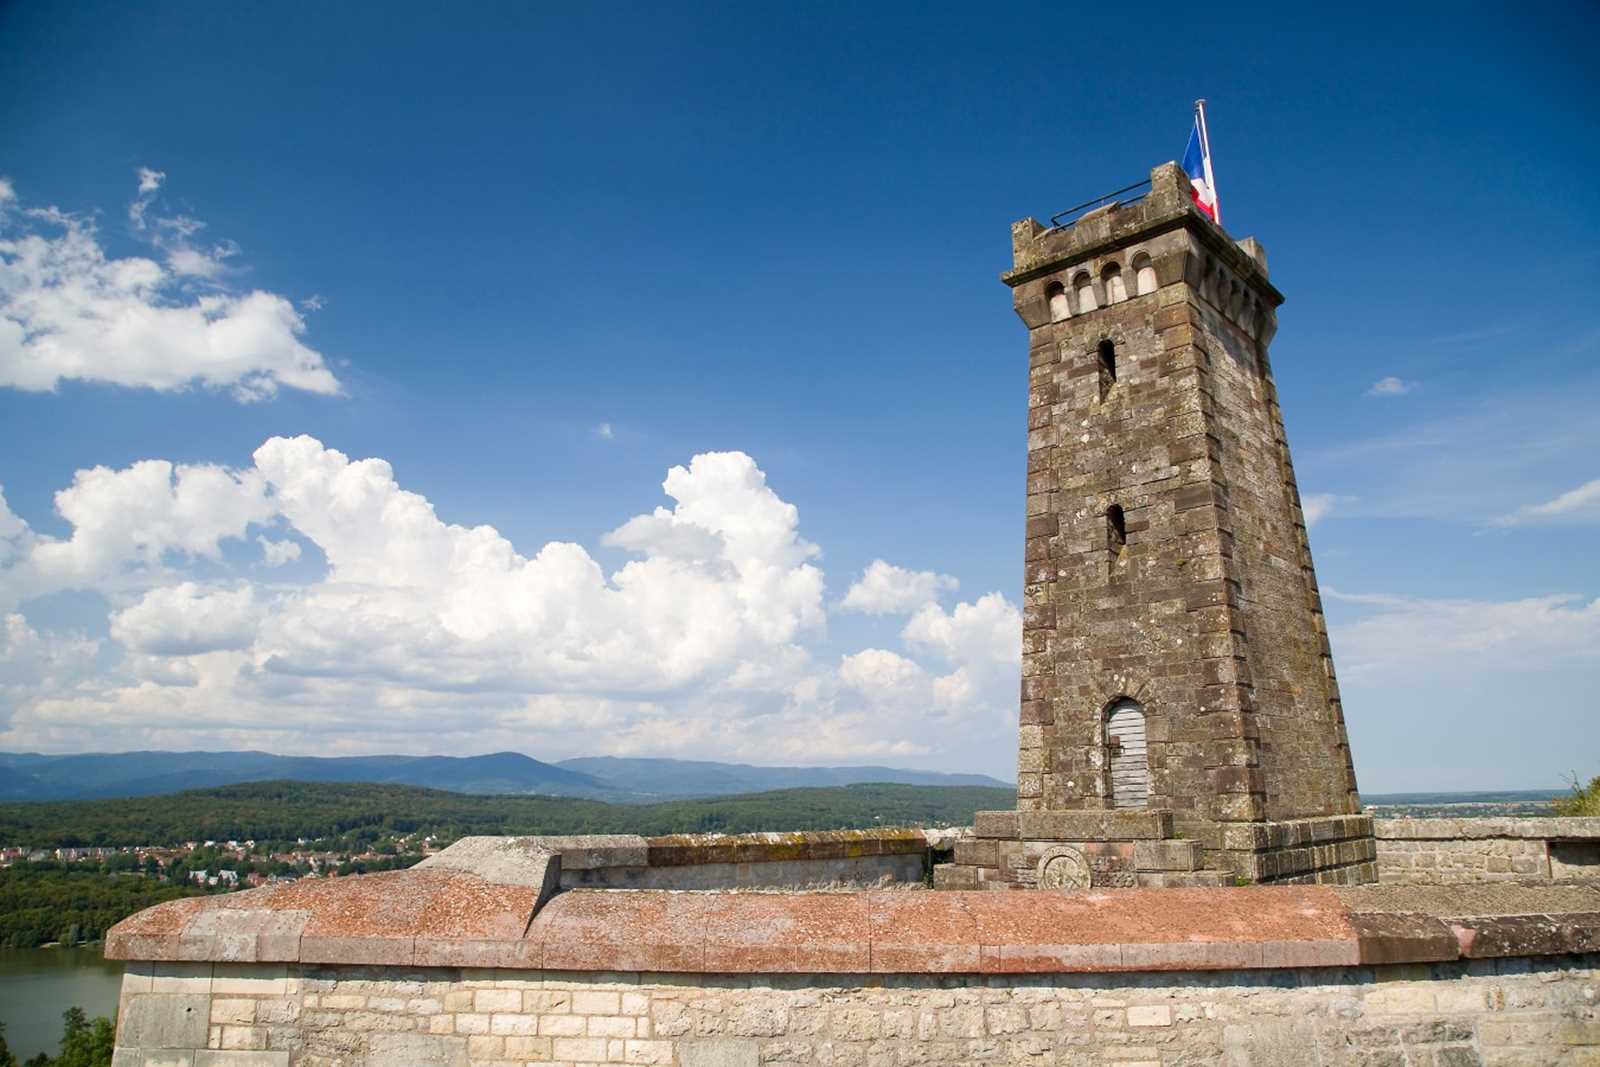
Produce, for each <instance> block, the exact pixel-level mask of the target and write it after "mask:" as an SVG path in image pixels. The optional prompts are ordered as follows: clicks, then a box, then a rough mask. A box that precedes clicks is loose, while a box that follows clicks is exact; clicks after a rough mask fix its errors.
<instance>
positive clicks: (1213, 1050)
mask: <svg viewBox="0 0 1600 1067" xmlns="http://www.w3.org/2000/svg"><path fill="white" fill-rule="evenodd" d="M995 895H996V894H990V896H995ZM922 896H924V897H933V896H935V894H922ZM1046 896H1058V895H1056V894H1046ZM1270 944H1271V943H1262V945H1263V948H1265V947H1266V946H1267V945H1270ZM1296 944H1300V945H1304V946H1306V948H1305V949H1304V951H1305V953H1306V955H1305V957H1304V958H1305V959H1306V960H1307V962H1306V963H1305V964H1304V965H1303V967H1315V968H1317V969H1315V970H1305V969H1300V970H1267V971H1255V972H1251V973H1244V972H1240V971H1237V970H1229V969H1227V964H1226V961H1227V960H1228V959H1229V958H1230V957H1236V956H1237V955H1238V953H1239V946H1238V945H1237V944H1232V945H1230V944H1227V943H1221V944H1212V945H1207V944H1190V945H1187V946H1186V947H1185V948H1184V952H1185V953H1186V954H1187V955H1189V956H1190V957H1191V958H1193V959H1194V960H1195V961H1196V965H1197V967H1198V968H1200V969H1195V970H1187V971H1172V972H1167V973H1165V974H1125V973H1115V971H1114V970H1111V971H1109V972H1106V971H1102V972H1101V973H1095V969H1094V968H1091V967H1081V968H1079V970H1080V971H1081V972H1082V973H1078V974H1076V975H1070V976H1059V977H1056V978H1049V977H1042V976H1040V975H1037V974H1018V975H1013V976H996V975H958V976H951V975H937V976H932V975H925V976H888V977H882V978H868V977H865V976H863V977H859V978H854V979H852V978H849V977H847V976H834V975H825V974H815V975H805V976H796V977H792V978H787V979H783V980H778V981H769V982H760V983H753V982H751V981H749V980H748V979H746V978H743V977H740V976H736V975H726V974H706V975H695V976H685V975H661V974H631V973H622V974H619V973H582V974H576V973H571V972H556V971H533V972H510V971H498V970H476V969H468V970H458V969H425V970H417V969H406V968H401V969H382V968H369V967H317V968H299V967H293V966H291V967H290V969H289V972H288V975H287V978H286V980H285V979H278V978H276V977H273V978H270V979H268V981H269V982H277V981H286V986H285V987H284V991H280V992H278V993H276V994H272V995H269V994H266V993H260V994H247V995H245V996H244V997H243V998H240V997H239V996H237V995H231V996H230V997H229V998H228V1000H227V1001H226V1002H225V1004H226V1006H225V1008H224V1009H223V1010H225V1011H226V1012H227V1013H229V1015H230V1017H237V1018H253V1019H256V1020H261V1019H267V1018H292V1019H293V1020H294V1021H293V1023H292V1024H277V1025H268V1026H241V1027H235V1028H232V1029H230V1028H229V1027H228V1026H226V1025H223V1026H217V1027H216V1028H215V1029H214V1030H213V1031H212V1032H210V1033H201V1034H198V1035H196V1036H197V1037H198V1039H199V1047H196V1048H192V1049H186V1050H185V1049H155V1048H148V1047H141V1046H138V1045H133V1044H130V1043H129V1038H130V1033H129V1032H128V1031H127V1030H126V1028H124V1029H123V1030H122V1031H121V1032H119V1035H118V1040H119V1042H120V1043H121V1047H120V1048H119V1049H118V1050H117V1052H116V1054H115V1055H116V1059H115V1060H114V1064H115V1065H116V1067H167V1065H173V1064H178V1065H183V1067H197V1065H200V1064H206V1065H210V1067H332V1065H335V1064H337V1065H339V1067H408V1065H416V1067H509V1065H511V1064H516V1065H518V1067H527V1065H529V1064H541V1065H543V1064H555V1063H562V1064H601V1063H605V1064H612V1063H615V1064H642V1065H664V1067H761V1065H779V1064H792V1065H795V1067H841V1065H849V1064H854V1065H859V1067H866V1065H868V1064H885V1065H888V1067H899V1065H901V1064H907V1065H912V1064H933V1065H946V1064H948V1065H951V1067H954V1065H958V1064H963V1065H964V1064H974V1063H994V1064H1022V1063H1055V1064H1059V1065H1063V1067H1073V1065H1080V1064H1081V1065H1084V1067H1087V1065H1089V1064H1140V1063H1145V1064H1173V1065H1176V1064H1211V1063H1219V1064H1220V1063H1244V1062H1247V1060H1248V1062H1249V1063H1252V1064H1273V1065H1279V1064H1282V1065H1284V1067H1296V1065H1299V1064H1322V1065H1329V1067H1358V1065H1376V1064H1397V1065H1399V1064H1427V1065H1429V1067H1451V1065H1457V1064H1476V1063H1496V1064H1529V1065H1532V1064H1539V1065H1544V1064H1574V1065H1576V1064H1583V1063H1588V1062H1590V1061H1591V1060H1592V1059H1593V1055H1592V1054H1593V1051H1594V1049H1595V1048H1597V1047H1600V1027H1597V1026H1596V1024H1595V1022H1594V1020H1593V1018H1592V1016H1593V1012H1594V991H1595V989H1596V988H1597V985H1600V956H1592V955H1591V956H1586V957H1577V956H1562V957H1558V958H1552V959H1549V960H1544V961H1537V960H1528V959H1519V960H1510V961H1504V962H1502V963H1494V962H1484V961H1471V962H1467V961H1458V962H1444V963H1437V964H1434V965H1431V966H1429V967H1420V968H1419V967H1415V966H1387V965H1369V966H1362V967H1356V966H1353V965H1350V964H1348V963H1339V962H1335V961H1334V959H1333V957H1330V956H1328V955H1325V954H1322V953H1321V950H1320V949H1319V948H1318V947H1317V946H1319V944H1320V943H1319V942H1298V943H1296ZM243 966H246V967H250V966H254V965H243ZM1041 969H1043V968H1041ZM261 988H267V986H262V987H261ZM128 995H129V996H132V995H136V994H128ZM241 999H242V1000H243V1001H246V1002H250V1003H248V1004H244V1003H240V1001H241ZM219 1002H221V1001H220V998H218V999H214V1001H213V1005H214V1006H215V1005H216V1004H217V1003H219ZM245 1039H248V1040H252V1041H255V1042H257V1043H258V1044H259V1047H256V1048H250V1049H233V1048H226V1047H221V1046H224V1045H226V1044H227V1043H228V1042H229V1041H230V1040H232V1041H239V1040H245Z"/></svg>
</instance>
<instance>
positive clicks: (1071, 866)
mask: <svg viewBox="0 0 1600 1067" xmlns="http://www.w3.org/2000/svg"><path fill="white" fill-rule="evenodd" d="M1039 888H1040V889H1088V888H1089V861H1088V860H1086V859H1084V858H1083V853H1082V852H1080V851H1079V850H1078V849H1075V848H1073V847H1072V846H1070V845H1057V846H1056V847H1055V848H1052V849H1050V850H1049V851H1047V852H1046V853H1045V854H1044V855H1042V856H1040V857H1039Z"/></svg>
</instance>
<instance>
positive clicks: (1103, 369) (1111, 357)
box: [1100, 338, 1117, 382]
mask: <svg viewBox="0 0 1600 1067" xmlns="http://www.w3.org/2000/svg"><path fill="white" fill-rule="evenodd" d="M1100 373H1101V374H1104V375H1105V376H1106V377H1107V378H1109V379H1110V380H1111V381H1113V382H1114V381H1116V380H1117V346H1116V343H1115V342H1113V341H1112V340H1111V339H1110V338H1107V339H1106V340H1104V341H1101V342H1100Z"/></svg>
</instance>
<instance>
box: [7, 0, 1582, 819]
mask: <svg viewBox="0 0 1600 1067" xmlns="http://www.w3.org/2000/svg"><path fill="white" fill-rule="evenodd" d="M1187 11H1189V9H1184V8H1178V7H1173V8H1171V9H1168V11H1167V12H1166V13H1165V14H1161V13H1159V12H1156V13H1152V15H1151V17H1150V18H1149V19H1148V20H1140V21H1138V22H1137V23H1130V22H1129V21H1128V20H1126V19H1121V18H1119V19H1118V20H1117V23H1116V25H1115V26H1113V27H1110V28H1109V29H1108V30H1107V31H1106V32H1100V31H1098V30H1096V29H1095V28H1094V27H1093V26H1087V25H1078V24H1076V23H1075V19H1074V16H1073V14H1072V12H1070V11H1067V10H1065V9H1063V11H1062V12H1061V13H1060V14H1059V15H1057V16H1053V17H1052V18H1051V19H1048V20H1047V19H1046V18H1044V17H1043V16H1044V14H1045V13H1044V11H1043V10H1042V9H1041V11H1040V12H1039V13H1038V15H1039V17H1037V18H1028V19H1022V18H1019V17H1018V16H1017V13H1016V12H1007V13H1005V14H999V13H995V14H991V13H988V12H982V11H978V10H976V9H973V8H965V9H963V8H956V7H941V6H938V5H931V6H930V5H918V6H914V7H913V6H898V7H895V6H885V5H877V6H874V7H872V9H871V10H867V9H864V8H861V7H851V6H845V5H823V4H811V5H797V6H793V7H782V6H778V5H768V4H761V5H723V6H697V7H693V8H690V7H671V6H666V5H654V6H646V5H621V6H619V5H606V6H604V7H601V6H591V7H588V8H584V9H578V10H564V9H558V8H556V7H554V6H547V7H537V6H532V5H522V6H513V5H482V6H479V7H475V8H467V9H462V8H453V9H451V8H442V7H438V6H436V5H419V4H400V5H385V6H383V7H382V8H379V7H377V6H360V5H336V6H334V7H333V8H332V9H331V10H326V11H312V10H310V9H288V8H268V7H264V6H261V7H251V8H245V9H241V8H226V9H224V8H217V7H215V6H203V5H197V4H196V5H189V4H166V5H160V6H158V7H129V6H126V5H111V4H92V3H84V4H75V5H68V6H46V5H9V6H6V7H4V8H0V55H3V57H4V62H0V176H3V177H4V179H5V180H6V182H7V185H6V186H5V187H4V188H5V189H6V190H8V191H9V196H8V197H7V198H6V199H4V200H3V202H0V212H3V213H0V226H3V233H0V241H4V242H6V243H5V244H3V245H0V260H3V262H4V266H3V267H0V301H4V305H5V308H4V313H3V314H4V317H3V318H0V486H3V488H4V497H5V501H6V504H7V508H6V509H4V510H0V621H3V622H4V624H5V626H4V630H3V633H0V749H9V750H18V749H24V750H47V751H67V750H81V749H125V748H140V747H156V748H181V747H205V748H224V747H257V748H265V749H270V750H274V751H293V752H371V751H395V750H400V751H434V752H445V753H465V752H478V751H489V750H494V749H500V748H515V749H518V750H521V751H526V752H528V753H529V754H531V755H535V756H539V757H542V758H556V757H562V756H568V755H578V754H593V753H600V752H612V751H614V752H627V753H637V754H654V755H677V756H689V757H694V756H705V757H714V758H734V759H744V760H750V761H754V762H779V761H783V762H891V763H896V764H901V765H912V766H925V767H935V768H942V769H971V770H980V771H985V772H989V773H993V774H997V775H1000V776H1004V777H1010V776H1011V773H1012V770H1013V767H1014V758H1015V731H1014V718H1015V712H1016V708H1015V699H1016V698H1015V671H1016V666H1015V655H1016V652H1015V647H1014V645H1015V641H1014V639H1013V638H1012V637H1011V636H1009V635H1011V634H1012V633H1013V632H1014V631H1013V630H1012V629H1011V627H1012V626H1013V625H1014V619H1015V605H1016V603H1017V602H1018V600H1019V596H1020V580H1021V547H1022V537H1021V534H1022V531H1021V526H1022V472H1023V461H1024V444H1025V442H1024V434H1023V428H1024V404H1025V374H1026V372H1025V340H1024V333H1023V328H1022V326H1021V325H1020V323H1019V322H1018V321H1017V320H1016V318H1015V316H1014V315H1013V314H1012V312H1011V310H1010V304H1009V296H1008V293H1007V291H1006V290H1005V288H1004V287H1003V286H1002V285H1001V284H1000V283H999V282H998V280H997V275H998V273H999V272H1000V271H1001V270H1003V269H1005V268H1006V267H1007V266H1008V265H1009V263H1008V259H1009V244H1008V225H1009V223H1010V222H1011V221H1012V220H1013V219H1016V218H1020V217H1023V216H1026V215H1036V216H1038V217H1040V218H1045V217H1047V216H1048V215H1050V214H1051V213H1052V212H1054V211H1057V210H1060V209H1061V208H1064V207H1067V206H1069V205H1071V204H1073V203H1076V202H1078V201H1080V200H1083V199H1085V198H1087V197H1089V196H1092V195H1094V194H1097V193H1100V192H1104V191H1106V190H1109V189H1113V188H1117V187H1119V186H1122V185H1126V184H1128V183H1129V182H1131V181H1134V180H1137V179H1138V178H1141V177H1143V176H1144V175H1145V174H1146V173H1147V172H1148V170H1149V168H1150V167H1151V166H1153V165H1154V164H1156V163H1159V162H1162V161H1164V160H1167V159H1171V158H1174V157H1176V156H1177V155H1178V154H1179V153H1180V152H1181V150H1182V148H1183V145H1184V141H1185V138H1186V137H1187V134H1188V126H1189V121H1190V120H1189V105H1190V102H1191V101H1192V100H1193V99H1194V98H1195V97H1197V96H1206V97H1207V98H1209V99H1210V101H1211V109H1212V111H1211V114H1212V127H1213V128H1212V139H1213V148H1214V152H1215V155H1216V163H1217V179H1218V184H1219V187H1220V191H1221V195H1222V203H1223V211H1224V217H1225V220H1226V222H1227V225H1228V229H1229V231H1230V232H1231V233H1233V234H1234V235H1236V236H1245V235H1255V236H1256V237H1258V238H1259V239H1260V240H1261V241H1262V242H1263V243H1264V244H1265V245H1266V247H1267V250H1268V253H1269V256H1270V260H1271V266H1272V275H1273V280H1274V282H1275V283H1276V284H1277V285H1278V287H1279V288H1280V289H1281V290H1282V291H1283V292H1284V293H1285V294H1286V295H1287V297H1288V302H1287V303H1286V304H1285V306H1284V307H1283V308H1282V309H1281V311H1280V314H1279V322H1280V329H1279V333H1278V335H1277V337H1276V339H1275V341H1274V343H1273V362H1274V367H1275V370H1276V373H1277V377H1278V384H1279V390H1280V394H1281V397H1282V400H1283V405H1284V410H1285V416H1286V420H1287V424H1288V430H1289V436H1290V442H1291V445H1292V447H1293V449H1294V455H1295V460H1296V465H1297V471H1298V473H1299V478H1300V484H1301V489H1302V492H1303V493H1304V494H1305V496H1306V499H1307V501H1308V504H1310V505H1311V510H1312V511H1313V513H1314V514H1315V515H1316V521H1315V522H1314V524H1313V526H1312V531H1311V536H1312V545H1313V549H1314V551H1315V554H1316V560H1317V565H1318V573H1319V577H1320V579H1321V581H1322V584H1323V587H1324V590H1325V593H1326V600H1327V604H1328V610H1329V617H1330V622H1331V625H1332V631H1333V640H1334V650H1335V655H1336V661H1337V663H1338V666H1339V669H1340V674H1341V681H1342V684H1343V688H1344V693H1345V703H1346V709H1347V717H1348V720H1349V724H1350V730H1351V734H1352V738H1353V741H1354V744H1355V750H1356V761H1357V764H1356V765H1357V772H1358V776H1359V777H1360V780H1361V783H1362V786H1363V787H1364V788H1365V789H1366V790H1368V791H1371V792H1381V791H1390V790H1401V789H1412V788H1415V789H1425V788H1460V789H1468V788H1492V787H1518V786H1522V787H1534V786H1553V785H1559V784H1561V781H1562V779H1563V777H1564V776H1565V775H1566V774H1567V773H1568V772H1570V771H1576V772H1578V773H1580V774H1584V775H1589V774H1594V773H1600V729H1597V728H1596V722H1597V719H1600V709H1597V707H1596V704H1595V699H1594V696H1593V691H1594V689H1595V683H1596V681H1597V680H1600V678H1597V675H1600V670H1597V667H1600V654H1597V648H1600V565H1597V563H1596V552H1595V549H1596V547H1597V539H1596V529H1597V525H1600V482H1597V480H1600V461H1597V460H1596V458H1595V457H1596V454H1597V452H1600V424H1597V420H1596V419H1595V417H1594V413H1595V411H1596V408H1597V401H1600V374H1597V372H1596V369H1595V366H1596V361H1597V359H1600V313H1597V306H1600V305H1597V302H1596V301H1595V299H1594V297H1593V295H1592V294H1593V282H1592V278H1593V276H1594V273H1595V270H1596V268H1597V267H1600V243H1597V240H1596V238H1597V237H1600V199H1597V198H1596V197H1595V195H1594V192H1593V184H1594V177H1593V176H1594V175H1596V174H1600V140H1597V139H1596V138H1595V137H1594V133H1593V131H1594V130H1595V129H1596V128H1600V102H1597V101H1600V93H1597V92H1596V91H1595V90H1596V84H1595V79H1594V76H1593V73H1592V69H1591V68H1592V63H1591V58H1592V54H1593V50H1594V47H1595V45H1596V44H1597V43H1600V32H1597V30H1600V16H1597V14H1596V12H1595V9H1594V8H1593V7H1592V6H1589V5H1580V4H1569V5H1550V6H1547V7H1544V8H1540V9H1535V10H1530V11H1527V12H1519V13H1518V15H1517V16H1516V18H1515V19H1511V20H1508V19H1507V18H1506V17H1505V14H1504V10H1503V8H1493V7H1488V6H1481V7H1480V6H1466V7H1460V8H1456V9H1453V10H1452V14H1451V16H1450V18H1449V19H1448V20H1445V19H1441V18H1439V17H1438V16H1437V15H1436V14H1434V13H1432V12H1427V11H1420V12H1417V13H1406V12H1403V11H1402V12H1398V13H1397V12H1395V11H1390V10H1385V11H1383V13H1382V14H1381V16H1380V15H1378V14H1376V12H1375V10H1367V11H1349V12H1337V13H1329V12H1318V13H1316V14H1315V15H1309V14H1308V15H1305V16H1299V15H1294V14H1291V13H1286V12H1285V11H1284V9H1282V7H1281V6H1271V7H1260V8H1254V9H1251V8H1224V9H1221V10H1220V11H1219V12H1218V14H1217V16H1216V17H1215V18H1214V19H1212V20H1210V21H1209V22H1205V21H1199V20H1195V19H1193V18H1191V17H1187V16H1186V14H1185V13H1186V12H1187ZM1180 16H1183V17H1180ZM1091 21H1092V20H1091ZM141 190H142V191H141ZM50 208H54V209H57V211H56V213H55V214H50V213H49V212H48V209H50ZM141 272H142V273H141ZM8 325H9V327H10V330H11V332H10V333H9V334H8V333H6V332H5V330H6V327H7V326H8ZM41 338H44V339H45V343H44V344H43V346H42V347H41V341H40V339H41ZM8 345H9V346H10V348H9V349H8V347H7V346H8ZM300 435H305V436H306V437H307V438H308V440H302V441H294V440H290V439H294V438H298V437H299V436H300ZM279 439H282V440H279ZM258 449H259V450H261V451H260V452H258ZM695 457H702V459H700V460H698V461H696V460H695ZM366 460H372V461H377V462H368V463H362V462H361V461H366ZM141 461H158V462H157V463H155V464H151V463H148V462H146V463H143V464H142V465H140V464H141ZM159 461H166V462H167V463H169V464H171V465H174V466H168V467H163V466H161V465H160V462H159ZM383 464H387V465H388V466H387V467H384V466H383ZM680 467H681V468H683V469H682V472H681V474H678V475H669V471H670V470H671V469H673V468H680ZM96 468H101V469H103V470H102V473H100V474H80V473H79V472H92V471H94V470H95V469H96ZM664 481H665V482H666V488H665V489H664V487H663V483H664ZM69 487H71V491H70V492H66V493H65V494H64V495H63V496H58V495H57V494H61V493H63V491H65V490H69ZM430 506H431V509H432V511H431V512H430V511H429V510H428V508H429V507H430ZM658 508H659V509H662V510H661V511H659V512H658V511H657V510H656V509H658ZM481 527H488V528H492V529H490V530H484V529H478V528H481ZM263 542H265V544H264V543H263ZM290 546H293V547H290ZM547 546H552V547H547ZM562 546H570V547H562ZM874 561H882V562H883V564H884V565H883V566H880V567H879V568H877V569H876V570H874V571H872V572H871V573H869V572H868V568H869V567H870V566H871V565H872V564H873V563H874Z"/></svg>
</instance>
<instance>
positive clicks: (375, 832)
mask: <svg viewBox="0 0 1600 1067" xmlns="http://www.w3.org/2000/svg"><path fill="white" fill-rule="evenodd" d="M1015 803H1016V794H1015V793H1014V792H1013V791H1012V790H1009V789H995V788H987V787H984V786H927V785H851V786H841V787H837V788H831V789H783V790H777V791H775V792H770V793H747V794H743V795H739V796H730V797H711V798H706V799H701V800H674V801H667V802H664V803H660V804H638V805H635V804H607V803H604V802H602V801H598V800H577V799H573V798H570V797H543V796H471V795H468V794H463V793H446V792H441V791H438V790H432V789H418V788H415V787H413V786H396V785H371V784H355V783H322V782H252V783H249V784H247V785H232V786H224V787H222V788H218V789H197V790H192V791H190V792H186V793H173V794H169V795H166V796H152V797H128V798H122V799H117V800H68V801H53V802H44V803H38V802H35V803H11V804H0V843H3V844H16V845H29V846H32V847H35V848H55V847H66V846H97V845H99V846H119V845H177V844H182V843H183V842H186V841H206V840H218V841H226V840H238V841H245V840H255V841H294V840H296V839H300V838H303V839H305V840H307V841H316V842H318V847H328V848H332V847H360V846H363V845H365V844H368V843H371V842H376V841H378V840H381V839H383V838H387V837H396V836H404V835H409V834H416V833H422V834H433V835H435V836H437V837H439V838H442V839H445V840H452V839H454V838H457V837H463V836H467V835H471V834H624V833H627V834H646V835H650V834H670V833H752V832H756V831H761V830H844V829H862V828H867V827H873V826H952V825H958V824H960V825H965V824H969V823H971V821H972V813H973V812H974V811H978V810H980V809H991V808H1009V807H1012V806H1013V805H1014V804H1015Z"/></svg>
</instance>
